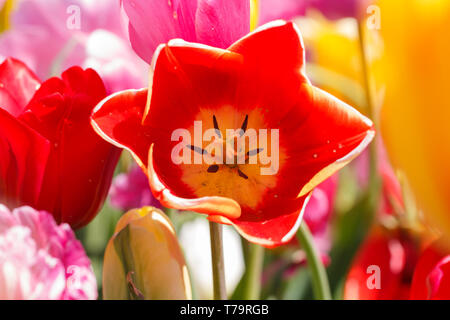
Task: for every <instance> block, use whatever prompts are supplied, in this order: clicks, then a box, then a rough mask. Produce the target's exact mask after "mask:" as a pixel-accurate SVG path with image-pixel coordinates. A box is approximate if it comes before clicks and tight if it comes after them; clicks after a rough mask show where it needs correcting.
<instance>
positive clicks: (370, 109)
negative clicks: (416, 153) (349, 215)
mask: <svg viewBox="0 0 450 320" xmlns="http://www.w3.org/2000/svg"><path fill="white" fill-rule="evenodd" d="M363 28H364V20H361V19H358V38H359V49H360V54H361V68H362V73H363V78H364V91H365V94H366V101H367V114H368V116H369V117H371V118H372V121H373V122H374V125H375V127H377V124H378V123H377V122H378V121H377V114H376V112H375V108H374V105H373V97H372V91H371V86H370V78H369V64H368V60H367V53H366V46H365V38H364V30H363ZM377 161H378V160H377V144H376V142H375V141H374V142H372V143H371V144H370V145H369V185H368V192H369V194H370V195H371V204H372V206H374V207H375V204H376V203H377V200H378V195H379V189H380V181H379V176H378V164H377Z"/></svg>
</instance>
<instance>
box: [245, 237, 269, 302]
mask: <svg viewBox="0 0 450 320" xmlns="http://www.w3.org/2000/svg"><path fill="white" fill-rule="evenodd" d="M263 262H264V247H262V246H260V245H257V244H252V243H249V245H248V259H247V261H246V271H245V272H246V274H245V287H244V293H243V298H244V299H245V300H257V299H260V298H261V297H260V296H261V277H262V270H263Z"/></svg>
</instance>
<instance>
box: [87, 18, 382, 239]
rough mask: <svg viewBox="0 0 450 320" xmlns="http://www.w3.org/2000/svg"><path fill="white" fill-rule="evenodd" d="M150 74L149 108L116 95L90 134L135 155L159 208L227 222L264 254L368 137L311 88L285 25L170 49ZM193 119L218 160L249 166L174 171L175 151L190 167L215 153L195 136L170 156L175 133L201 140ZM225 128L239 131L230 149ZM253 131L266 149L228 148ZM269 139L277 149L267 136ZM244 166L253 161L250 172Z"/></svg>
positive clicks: (135, 97) (363, 121)
mask: <svg viewBox="0 0 450 320" xmlns="http://www.w3.org/2000/svg"><path fill="white" fill-rule="evenodd" d="M153 69H154V75H153V82H152V91H151V95H149V99H148V100H149V105H148V108H146V103H147V90H145V89H142V90H138V91H133V90H131V91H125V92H121V93H118V94H115V95H112V96H111V97H109V98H108V99H106V100H104V101H103V102H102V103H101V104H99V105H98V106H97V107H96V111H95V112H94V114H93V124H94V127H96V129H97V131H98V132H99V134H101V135H102V136H103V137H104V138H105V139H107V140H108V141H111V142H113V143H115V144H116V145H118V146H121V147H124V148H127V149H128V150H130V151H131V152H132V153H133V154H134V155H135V157H136V160H137V161H138V163H139V164H140V166H141V167H142V168H143V169H144V170H145V171H146V172H147V174H148V177H149V181H150V186H151V188H152V191H153V193H154V195H155V197H156V198H157V199H158V200H160V202H161V203H162V204H163V205H165V206H168V207H172V208H178V209H184V210H192V211H196V212H199V213H205V214H208V215H209V217H208V218H209V219H210V220H212V221H216V222H221V223H228V224H233V225H234V226H235V227H236V228H237V230H238V231H239V232H240V233H241V234H242V235H243V236H244V237H245V238H247V239H248V240H249V241H252V242H255V243H259V244H261V245H264V246H267V247H273V246H276V245H280V244H282V243H286V242H288V241H289V240H290V239H291V238H292V237H293V236H294V234H295V232H296V230H297V228H298V226H299V224H300V222H301V218H302V214H303V209H304V207H305V204H306V201H307V200H308V197H309V195H310V193H311V191H312V190H313V188H314V187H315V186H317V185H318V184H319V183H320V182H322V181H323V180H325V179H326V178H327V177H329V176H330V175H331V174H332V173H334V172H335V171H337V170H338V169H340V168H341V167H343V166H344V165H345V164H347V163H348V162H349V161H351V160H352V159H353V158H354V157H356V156H357V155H358V154H359V153H360V152H361V151H362V150H363V149H364V148H365V147H366V146H367V145H368V143H369V142H370V141H371V140H372V138H373V136H374V130H373V127H372V122H371V121H370V120H368V119H367V118H365V117H363V116H362V115H361V114H359V113H358V112H357V111H356V110H354V109H353V108H351V107H349V106H348V105H346V104H344V103H343V102H341V101H339V100H337V99H336V98H334V97H332V96H330V95H329V94H327V93H325V92H323V91H321V90H320V89H317V88H315V87H313V86H312V85H311V84H310V82H309V80H308V79H307V77H306V75H305V63H304V48H303V42H302V40H301V36H300V33H299V31H298V30H297V28H296V27H295V25H294V24H292V23H286V22H283V21H277V22H273V23H271V24H268V25H265V26H263V27H261V28H259V29H257V30H256V31H255V32H253V33H251V34H250V35H248V36H246V37H244V38H242V39H241V40H239V41H238V42H236V43H235V44H233V45H232V46H231V47H229V48H228V49H226V50H223V49H218V48H212V47H208V46H205V45H199V44H193V43H188V42H184V41H181V40H172V41H170V42H169V43H168V44H166V45H161V46H160V47H159V49H158V50H157V51H156V53H155V56H154V58H153ZM195 121H201V123H202V130H201V131H200V135H202V133H206V130H207V129H210V130H208V131H209V132H211V131H213V132H215V137H214V142H215V143H216V144H215V145H216V146H217V145H218V146H219V149H220V148H223V149H225V152H223V153H221V154H220V155H221V156H222V159H225V158H226V159H231V160H233V157H234V160H236V157H238V156H239V155H240V156H243V157H244V158H245V161H244V163H241V164H236V162H234V163H232V164H220V162H216V163H212V164H211V163H210V164H207V163H205V162H204V161H203V162H202V163H201V164H187V163H181V164H176V163H175V162H174V161H172V153H173V152H174V151H175V150H181V151H182V152H186V153H188V158H190V160H192V158H194V160H195V157H198V156H200V157H202V154H203V156H204V155H207V156H211V157H214V156H216V155H218V153H217V152H214V151H211V150H209V151H208V150H205V148H206V149H208V145H209V143H210V142H205V141H202V139H201V138H200V141H194V142H192V143H185V144H184V145H183V146H182V148H181V149H176V148H177V147H179V146H180V142H179V141H172V140H173V139H172V138H173V137H172V134H173V133H174V132H176V131H175V130H177V129H187V130H188V133H190V134H191V135H192V136H196V133H198V132H195V130H194V128H195V125H194V122H195ZM197 128H198V127H197ZM227 129H228V130H238V129H241V131H240V133H237V134H235V135H234V136H233V137H232V138H231V139H230V136H229V135H228V134H227ZM250 129H254V130H255V131H256V132H257V133H258V134H259V135H258V137H257V139H256V138H255V140H258V142H259V141H262V140H263V136H262V133H261V131H259V130H261V129H263V130H264V129H267V130H268V132H269V133H267V136H269V137H270V139H268V144H267V146H266V148H252V149H250V148H249V147H247V146H245V148H243V149H239V150H238V149H236V148H229V149H227V147H229V146H230V144H231V141H235V140H239V139H241V137H242V136H243V135H244V136H245V135H246V134H247V133H248V132H250V131H251V130H250ZM276 130H279V131H278V133H279V140H278V141H277V139H276V138H273V137H272V136H271V133H272V132H276ZM226 138H229V140H226ZM175 140H176V139H175ZM183 141H184V139H183ZM183 141H182V142H181V143H183ZM277 142H279V143H277ZM249 145H251V143H249ZM183 147H184V148H183ZM272 147H279V148H278V149H276V151H278V155H279V157H278V158H276V157H274V159H276V160H278V165H279V166H278V168H276V166H275V168H274V167H272V169H273V171H270V172H269V174H267V172H265V174H263V173H262V171H261V169H267V168H266V167H268V166H269V165H267V164H264V163H263V161H261V159H262V154H263V153H265V155H266V156H268V157H270V156H274V155H275V154H276V151H273V149H272ZM174 148H175V149H174ZM214 150H217V149H214ZM220 150H222V149H220ZM220 150H219V151H220ZM229 150H231V151H230V152H229ZM269 151H270V154H269ZM225 155H227V157H225ZM251 157H254V158H253V159H256V160H257V162H256V163H254V164H252V163H249V162H250V160H249V158H251Z"/></svg>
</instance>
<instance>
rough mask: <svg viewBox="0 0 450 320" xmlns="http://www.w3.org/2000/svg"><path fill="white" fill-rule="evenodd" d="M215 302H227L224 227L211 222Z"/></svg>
mask: <svg viewBox="0 0 450 320" xmlns="http://www.w3.org/2000/svg"><path fill="white" fill-rule="evenodd" d="M209 234H210V237H211V262H212V276H213V286H214V300H227V291H226V287H225V264H224V260H223V240H222V225H221V224H218V223H215V222H211V221H210V222H209Z"/></svg>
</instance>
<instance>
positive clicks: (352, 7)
mask: <svg viewBox="0 0 450 320" xmlns="http://www.w3.org/2000/svg"><path fill="white" fill-rule="evenodd" d="M307 2H308V8H314V9H317V10H319V11H320V12H322V14H323V15H324V16H325V17H327V18H328V19H340V18H345V17H357V16H358V8H359V7H360V4H361V3H363V2H367V0H307Z"/></svg>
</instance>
